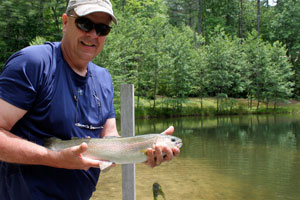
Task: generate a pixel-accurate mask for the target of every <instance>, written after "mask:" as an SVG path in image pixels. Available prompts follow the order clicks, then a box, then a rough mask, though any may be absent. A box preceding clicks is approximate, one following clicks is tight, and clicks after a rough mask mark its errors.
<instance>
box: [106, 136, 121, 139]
mask: <svg viewBox="0 0 300 200" xmlns="http://www.w3.org/2000/svg"><path fill="white" fill-rule="evenodd" d="M114 138H120V137H118V136H104V137H103V139H114Z"/></svg>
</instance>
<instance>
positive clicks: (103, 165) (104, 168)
mask: <svg viewBox="0 0 300 200" xmlns="http://www.w3.org/2000/svg"><path fill="white" fill-rule="evenodd" d="M112 164H113V162H109V161H104V162H101V163H100V165H99V168H100V170H101V172H102V173H106V172H108V171H109V170H110V168H111V166H112Z"/></svg>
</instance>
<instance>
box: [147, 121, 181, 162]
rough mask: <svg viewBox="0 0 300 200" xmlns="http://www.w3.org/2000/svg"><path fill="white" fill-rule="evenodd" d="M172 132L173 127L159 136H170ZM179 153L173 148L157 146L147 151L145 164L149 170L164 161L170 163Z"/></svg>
mask: <svg viewBox="0 0 300 200" xmlns="http://www.w3.org/2000/svg"><path fill="white" fill-rule="evenodd" d="M173 132H174V127H173V126H170V127H169V128H168V129H167V130H165V131H164V132H162V133H161V134H166V135H172V134H173ZM179 153H180V150H179V148H177V147H174V148H172V149H171V148H170V147H168V146H165V145H157V146H155V148H154V150H153V149H148V150H147V155H148V160H147V161H146V164H147V165H149V166H150V167H151V168H154V167H156V166H159V165H160V164H161V163H162V162H164V161H170V160H172V159H173V158H174V157H176V156H178V155H179Z"/></svg>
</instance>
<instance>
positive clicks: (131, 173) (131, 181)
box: [121, 84, 136, 200]
mask: <svg viewBox="0 0 300 200" xmlns="http://www.w3.org/2000/svg"><path fill="white" fill-rule="evenodd" d="M134 127H135V121H134V86H133V85H132V84H126V85H121V132H122V137H129V136H134V135H135V130H134ZM122 199H123V200H136V182H135V164H124V165H122Z"/></svg>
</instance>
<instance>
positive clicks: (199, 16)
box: [198, 0, 202, 35]
mask: <svg viewBox="0 0 300 200" xmlns="http://www.w3.org/2000/svg"><path fill="white" fill-rule="evenodd" d="M201 8H202V0H198V34H199V35H201V34H202V12H201Z"/></svg>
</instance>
